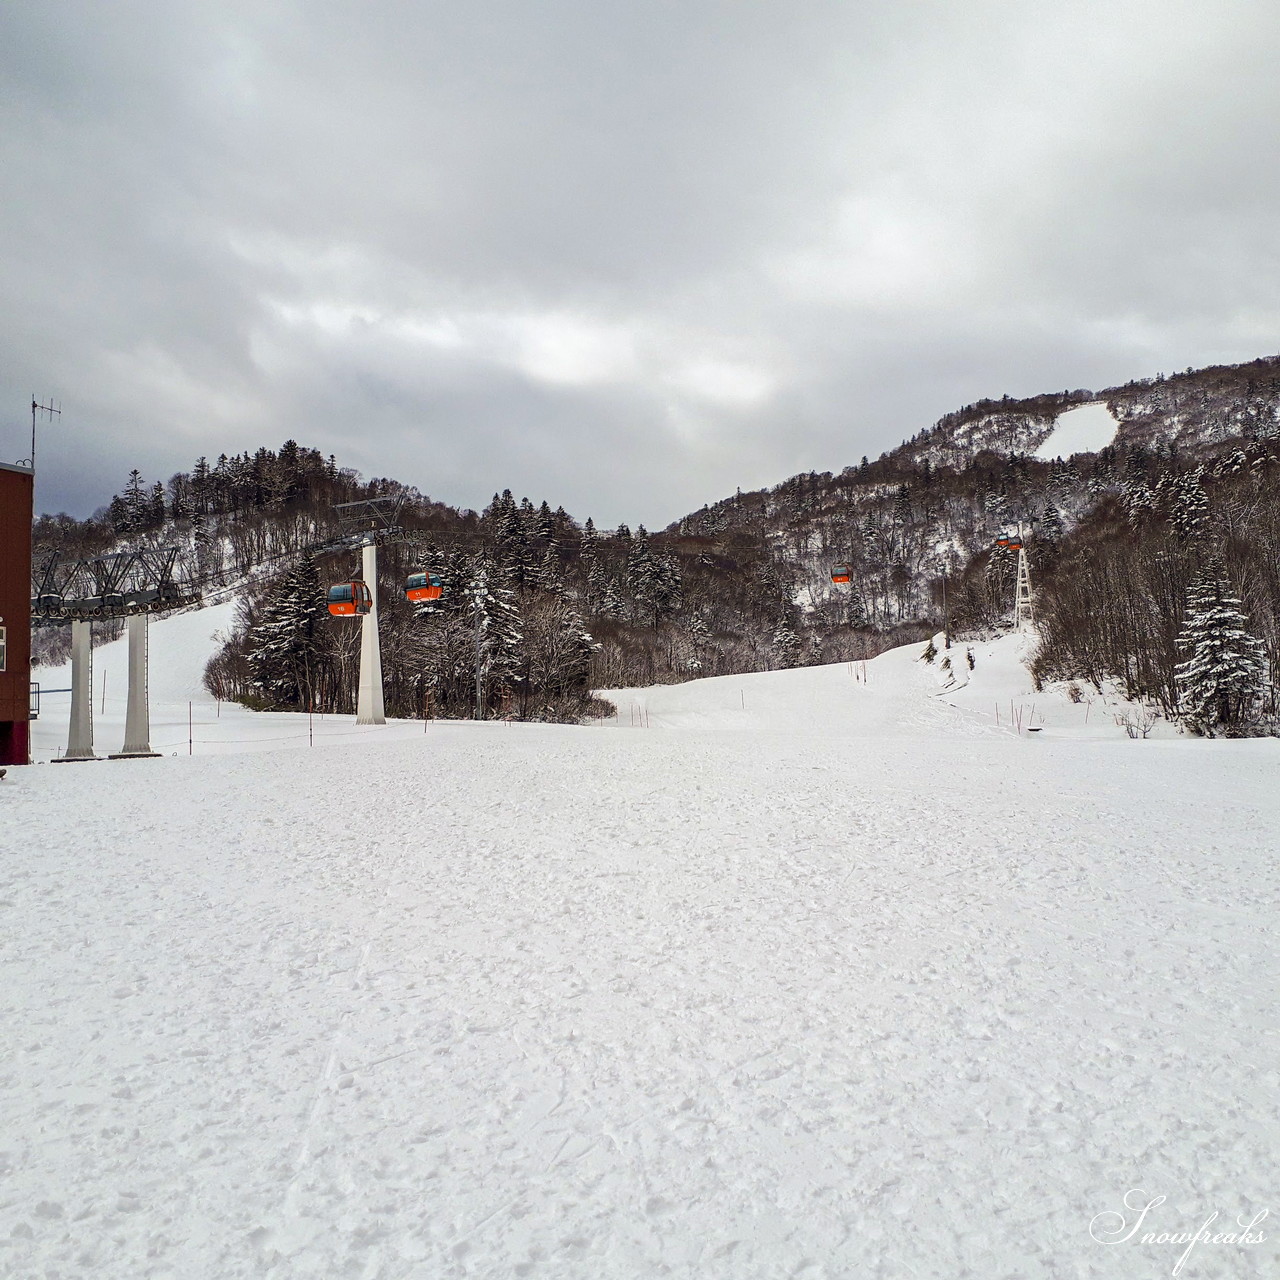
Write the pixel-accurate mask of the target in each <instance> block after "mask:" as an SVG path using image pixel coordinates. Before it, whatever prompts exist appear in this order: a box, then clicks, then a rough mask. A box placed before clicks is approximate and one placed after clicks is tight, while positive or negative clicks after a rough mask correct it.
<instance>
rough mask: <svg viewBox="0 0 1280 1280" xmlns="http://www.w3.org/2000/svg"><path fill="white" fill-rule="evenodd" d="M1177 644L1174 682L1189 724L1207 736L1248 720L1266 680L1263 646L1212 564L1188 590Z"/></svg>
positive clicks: (1229, 731) (1196, 578) (1218, 570)
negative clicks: (1178, 654)
mask: <svg viewBox="0 0 1280 1280" xmlns="http://www.w3.org/2000/svg"><path fill="white" fill-rule="evenodd" d="M1178 648H1179V650H1180V651H1182V652H1183V653H1185V654H1186V655H1187V656H1186V659H1185V660H1184V661H1183V662H1181V663H1179V664H1178V669H1177V681H1178V689H1179V695H1180V696H1179V710H1180V712H1181V715H1182V717H1183V719H1184V720H1185V721H1186V723H1187V725H1188V727H1189V728H1191V729H1192V731H1193V732H1196V733H1201V734H1204V735H1206V736H1207V737H1210V738H1212V737H1214V736H1215V735H1216V734H1218V733H1227V734H1230V733H1232V732H1235V731H1238V730H1239V729H1240V728H1241V727H1242V726H1243V725H1246V724H1248V723H1249V722H1250V721H1251V719H1252V718H1253V715H1254V710H1255V707H1256V705H1257V702H1258V699H1259V697H1260V696H1261V694H1262V692H1263V688H1264V685H1265V679H1266V662H1265V659H1264V656H1263V647H1262V645H1261V643H1260V642H1259V641H1258V640H1257V639H1255V638H1254V637H1253V636H1252V635H1250V634H1249V631H1248V623H1247V620H1246V618H1245V616H1244V614H1243V613H1242V612H1241V609H1240V601H1239V600H1238V599H1237V598H1236V597H1235V596H1233V595H1231V593H1230V589H1229V587H1228V586H1227V585H1226V583H1225V582H1224V581H1223V577H1222V573H1221V571H1220V569H1219V568H1217V567H1215V566H1210V567H1208V568H1205V569H1202V570H1201V571H1200V572H1199V573H1198V574H1197V575H1196V577H1195V579H1194V580H1193V581H1192V583H1191V585H1190V587H1188V589H1187V611H1186V617H1185V620H1184V623H1183V628H1182V631H1181V633H1180V634H1179V636H1178Z"/></svg>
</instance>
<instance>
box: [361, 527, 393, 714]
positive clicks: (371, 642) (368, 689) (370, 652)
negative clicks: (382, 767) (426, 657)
mask: <svg viewBox="0 0 1280 1280" xmlns="http://www.w3.org/2000/svg"><path fill="white" fill-rule="evenodd" d="M362 564H363V569H364V580H365V584H366V585H367V586H368V588H369V594H370V604H369V612H368V613H366V614H365V615H364V617H363V618H361V619H360V687H359V692H358V695H357V699H356V724H386V723H387V716H386V712H385V710H384V707H383V700H382V646H381V643H380V641H379V638H378V548H377V546H376V545H375V544H374V543H373V542H371V541H370V542H366V543H365V545H364V548H363V555H362Z"/></svg>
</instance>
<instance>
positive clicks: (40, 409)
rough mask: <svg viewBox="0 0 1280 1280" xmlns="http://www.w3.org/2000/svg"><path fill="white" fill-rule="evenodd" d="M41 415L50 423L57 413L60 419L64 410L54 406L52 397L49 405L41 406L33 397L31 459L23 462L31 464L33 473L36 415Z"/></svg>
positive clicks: (34, 465) (34, 464)
mask: <svg viewBox="0 0 1280 1280" xmlns="http://www.w3.org/2000/svg"><path fill="white" fill-rule="evenodd" d="M40 413H43V414H45V415H46V416H47V417H48V419H49V421H50V422H52V421H53V415H54V414H55V413H56V414H57V415H58V416H59V417H61V416H62V410H61V409H59V408H58V407H57V406H56V405H55V404H54V402H53V399H52V397H51V398H50V400H49V403H48V404H40V403H39V402H38V401H37V400H36V398H35V396H32V397H31V457H30V458H25V459H23V461H24V462H29V463H30V464H31V470H32V471H34V470H35V469H36V415H37V414H40Z"/></svg>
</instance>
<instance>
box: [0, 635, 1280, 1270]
mask: <svg viewBox="0 0 1280 1280" xmlns="http://www.w3.org/2000/svg"><path fill="white" fill-rule="evenodd" d="M211 624H213V626H211ZM216 625H224V624H221V623H218V620H217V619H216V618H211V617H210V616H208V613H207V612H206V614H204V615H202V614H192V615H188V616H186V617H184V618H176V619H173V620H171V621H169V622H165V623H161V624H157V625H156V626H155V627H154V628H153V645H152V655H153V663H154V664H155V672H154V679H153V683H154V686H155V688H156V690H157V692H158V693H162V694H164V699H162V701H166V702H167V703H168V704H171V705H170V706H169V709H168V710H164V711H163V713H162V714H161V715H160V716H159V721H160V728H159V731H158V732H157V734H156V735H154V736H155V737H156V738H157V739H160V738H163V741H164V747H165V750H166V752H172V751H175V750H176V751H178V752H179V753H180V754H178V755H177V757H176V758H175V757H174V756H173V755H172V754H166V756H165V757H164V758H162V759H158V760H140V761H113V762H103V763H86V764H78V765H52V766H50V765H43V766H39V765H38V766H35V767H32V768H28V769H14V770H10V771H9V775H8V777H7V778H6V779H5V780H4V781H3V782H0V805H2V806H3V815H4V821H3V828H2V830H3V837H2V850H0V877H2V879H3V887H2V888H0V898H2V900H3V909H4V922H5V927H4V934H3V937H4V950H3V964H4V970H3V984H2V986H0V1007H2V1008H3V1019H4V1034H5V1046H6V1051H7V1053H6V1059H5V1063H4V1066H3V1068H0V1105H2V1106H3V1114H4V1117H5V1122H4V1129H3V1136H2V1137H0V1171H2V1177H0V1272H3V1273H4V1274H6V1275H12V1276H22V1277H28V1276H29V1277H36V1276H39V1277H45V1276H59V1277H64V1278H65V1277H72V1276H75V1277H81V1276H83V1277H95V1278H104V1277H119V1278H121V1280H124V1278H125V1277H128V1278H129V1280H137V1278H139V1277H173V1278H175V1280H176V1278H178V1277H181V1278H183V1280H193V1278H205V1277H207V1278H208V1280H215V1278H216V1280H225V1278H228V1277H254V1278H255V1280H256V1278H259V1277H267V1278H269V1280H270V1278H277V1280H284V1278H286V1277H288V1278H292V1277H303V1276H306V1277H326V1278H328V1277H339V1276H342V1277H363V1278H366V1280H374V1278H378V1277H509V1276H535V1277H536V1276H545V1277H554V1278H556V1280H560V1278H562V1277H569V1278H576V1277H580V1278H582V1280H601V1278H612V1277H652V1276H671V1277H687V1278H689V1280H693V1278H695V1277H696V1278H699V1280H701V1278H702V1277H713V1278H718V1277H724V1278H726V1280H729V1278H732V1280H743V1278H754V1277H833V1278H834V1277H886V1278H887V1277H944V1278H947V1280H950V1278H953V1277H982V1278H983V1280H994V1278H997V1277H1010V1278H1011V1277H1028V1278H1031V1277H1035V1278H1038V1277H1046V1278H1048V1277H1053V1278H1055V1280H1056V1278H1058V1277H1108V1278H1110V1277H1117V1278H1118V1277H1125V1278H1126V1280H1128V1278H1133V1277H1138V1278H1140V1280H1145V1278H1146V1277H1157V1276H1167V1275H1170V1274H1171V1273H1172V1271H1173V1268H1174V1266H1175V1264H1176V1263H1177V1261H1178V1257H1179V1256H1180V1255H1181V1254H1182V1253H1183V1251H1184V1248H1185V1245H1181V1246H1175V1245H1172V1244H1169V1243H1167V1242H1166V1243H1155V1242H1150V1243H1145V1244H1144V1243H1142V1241H1141V1239H1140V1236H1139V1235H1136V1234H1135V1235H1133V1236H1132V1237H1131V1238H1127V1239H1126V1238H1122V1237H1123V1231H1124V1230H1127V1229H1128V1226H1131V1225H1133V1223H1134V1221H1135V1219H1136V1216H1137V1215H1136V1213H1135V1212H1134V1211H1133V1210H1132V1209H1131V1208H1126V1205H1125V1197H1126V1195H1127V1196H1128V1198H1129V1204H1130V1205H1133V1204H1141V1205H1145V1204H1147V1203H1148V1202H1149V1201H1153V1200H1156V1199H1157V1198H1158V1197H1165V1199H1164V1200H1163V1201H1161V1202H1159V1203H1158V1204H1157V1205H1156V1206H1155V1207H1153V1208H1151V1210H1150V1212H1149V1213H1148V1215H1147V1217H1146V1220H1145V1222H1144V1224H1143V1226H1142V1231H1143V1232H1148V1231H1150V1232H1161V1231H1163V1232H1165V1233H1176V1232H1187V1233H1191V1232H1195V1231H1197V1230H1198V1229H1199V1228H1200V1226H1201V1225H1202V1224H1203V1223H1204V1222H1205V1220H1206V1218H1208V1217H1209V1215H1210V1214H1211V1213H1213V1212H1215V1211H1216V1212H1217V1213H1218V1214H1219V1215H1220V1217H1219V1220H1218V1222H1217V1223H1216V1224H1215V1225H1214V1226H1213V1227H1212V1228H1211V1230H1215V1231H1218V1232H1223V1231H1232V1230H1234V1231H1237V1232H1238V1231H1241V1228H1239V1227H1235V1226H1233V1225H1232V1224H1234V1223H1235V1221H1236V1219H1237V1217H1238V1216H1241V1215H1243V1216H1244V1218H1245V1221H1249V1220H1251V1219H1253V1218H1255V1217H1256V1215H1257V1214H1258V1213H1259V1212H1260V1211H1262V1210H1264V1209H1267V1208H1272V1209H1274V1208H1275V1206H1274V1196H1275V1193H1276V1182H1275V1173H1276V1155H1275V1153H1276V1151H1277V1150H1280V1121H1278V1120H1277V1108H1276V1105H1275V1102H1276V1096H1277V1088H1278V1087H1280V1036H1278V1035H1277V1029H1278V1023H1277V1017H1276V1013H1277V993H1278V992H1280V971H1278V968H1280V967H1278V965H1277V958H1276V942H1275V931H1274V922H1275V907H1276V901H1277V887H1278V881H1280V877H1278V875H1277V866H1276V845H1277V843H1278V842H1277V838H1276V837H1277V832H1278V831H1280V789H1278V788H1277V786H1276V777H1277V768H1278V766H1280V749H1278V748H1280V743H1277V742H1274V741H1250V742H1222V741H1215V742H1197V741H1189V740H1182V739H1177V738H1174V737H1172V736H1170V737H1166V738H1164V739H1156V738H1154V737H1153V738H1151V739H1149V740H1142V739H1140V738H1139V739H1130V738H1129V737H1127V736H1126V734H1125V731H1124V730H1123V729H1122V728H1119V727H1117V725H1116V723H1115V721H1114V714H1115V713H1116V711H1117V708H1116V707H1107V706H1106V705H1105V704H1104V703H1103V702H1102V700H1101V699H1100V698H1098V697H1096V696H1095V697H1094V698H1092V699H1089V700H1085V699H1084V698H1082V700H1081V701H1080V702H1079V703H1073V702H1071V701H1069V700H1068V699H1067V698H1066V697H1065V696H1061V695H1055V694H1049V693H1040V694H1037V693H1036V692H1035V691H1034V690H1033V689H1032V688H1031V686H1030V682H1029V680H1028V678H1027V676H1026V671H1025V668H1024V667H1023V666H1022V664H1021V661H1020V658H1021V656H1022V649H1021V646H1022V645H1023V644H1024V642H1023V641H1022V640H1021V639H1019V638H1017V637H1009V638H1006V639H1003V640H999V641H995V642H993V643H991V644H988V645H977V646H974V647H973V656H974V666H973V668H972V669H970V668H969V665H968V662H967V661H966V660H965V658H964V657H963V654H964V648H963V647H959V648H953V649H952V650H950V651H949V653H948V652H947V651H944V652H943V654H940V657H941V656H949V657H950V658H951V659H952V664H953V670H952V671H951V672H950V673H948V672H945V671H942V670H940V668H939V666H938V665H937V664H935V665H933V666H927V665H925V664H923V663H921V662H920V661H919V660H918V658H919V651H920V647H919V646H915V647H913V648H911V649H904V650H897V651H894V652H891V653H888V654H885V655H883V656H882V657H881V658H878V659H876V660H875V661H873V662H869V663H867V664H865V665H863V664H855V665H854V666H845V665H841V666H834V667H818V668H806V669H800V670H793V671H781V672H775V673H770V674H766V675H757V676H735V677H726V678H720V679H714V680H704V681H698V682H695V683H692V684H687V685H680V686H671V687H664V688H656V689H642V690H624V691H618V692H616V693H614V694H613V695H612V697H613V699H614V701H615V703H616V706H617V709H618V714H617V716H616V718H615V719H614V720H612V721H605V722H602V723H600V724H596V725H591V726H586V727H573V726H553V725H507V724H501V723H488V724H471V723H456V722H455V723H432V724H429V725H428V726H427V727H426V729H425V731H424V729H423V725H422V724H421V723H418V724H390V725H388V726H386V728H385V729H370V730H361V731H360V735H361V736H346V737H339V736H338V734H339V733H341V734H345V735H354V734H355V733H356V730H355V727H354V726H353V725H352V724H351V722H350V720H349V719H346V718H344V719H341V720H333V719H332V718H331V719H329V720H327V721H325V722H324V726H323V728H324V732H325V734H326V735H329V736H320V734H319V732H318V730H319V726H317V725H313V726H311V728H312V730H315V731H317V737H316V742H317V746H316V747H315V748H314V749H313V748H312V747H311V746H310V745H309V743H310V741H311V738H310V737H309V736H308V725H307V721H306V717H305V716H304V717H298V716H267V715H252V714H250V713H248V712H245V711H242V710H240V709H236V708H227V707H223V708H222V709H221V714H220V715H219V714H218V708H216V707H215V706H214V705H213V704H212V703H209V702H208V701H207V700H203V699H202V698H201V696H200V694H199V688H198V665H199V662H198V660H199V659H202V656H203V654H204V653H205V652H207V647H208V646H207V638H208V635H209V632H210V630H211V629H214V627H216ZM200 637H204V639H203V640H201V639H200ZM202 645H204V648H203V649H202V647H201V646H202ZM119 648H120V649H123V645H120V646H119ZM98 659H99V672H101V671H103V670H105V671H107V672H108V685H107V714H106V716H105V717H103V718H102V722H101V724H100V729H101V734H100V737H102V738H103V739H104V741H103V742H102V743H101V744H100V748H105V749H115V748H116V745H117V744H116V743H115V742H114V741H112V740H111V739H112V738H113V737H114V736H115V735H116V734H117V730H118V727H119V726H118V722H117V719H115V718H114V717H116V716H118V715H122V704H121V707H120V708H119V709H118V711H117V710H113V706H112V698H113V690H114V689H115V685H114V684H113V681H114V680H115V676H114V675H113V674H112V672H113V671H114V670H115V668H114V667H112V666H111V663H113V662H115V661H117V659H116V658H115V657H114V656H113V654H112V650H111V648H108V649H106V650H103V651H100V652H99V654H98ZM42 678H43V679H45V682H46V683H47V684H48V685H49V686H50V687H57V685H58V683H59V673H57V672H52V673H50V672H46V673H43V676H42ZM121 681H123V674H121ZM119 692H120V693H121V694H122V693H123V683H122V684H121V686H120V690H119ZM188 699H189V700H190V701H191V702H192V703H193V707H192V721H193V724H194V729H195V732H194V734H193V743H192V746H191V750H192V754H191V755H188V754H187V750H188V745H187V732H186V716H187V708H186V701H187V700H188ZM98 705H99V706H100V705H101V704H100V703H99V704H98ZM175 708H176V709H175ZM178 711H180V712H181V714H180V715H178ZM64 716H65V711H62V712H55V702H54V700H53V699H52V698H51V699H50V700H49V703H48V709H47V711H46V714H45V718H44V719H43V720H42V722H41V729H40V732H41V734H42V742H43V746H42V750H43V751H44V752H45V754H46V755H47V754H50V753H52V752H53V751H54V750H55V749H56V745H57V734H55V732H54V731H55V729H57V730H62V729H63V728H64V721H63V717H64ZM175 717H176V719H175ZM997 717H999V723H998V722H997ZM171 721H172V723H171ZM1011 722H1012V724H1011ZM1019 724H1021V731H1019V728H1018V726H1019ZM1033 729H1034V732H1032V730H1033ZM248 748H253V750H252V751H249V750H248ZM1139 1189H1140V1191H1139ZM1117 1213H1118V1214H1120V1215H1123V1219H1124V1226H1123V1230H1122V1229H1121V1224H1120V1222H1119V1220H1118V1219H1117V1218H1116V1217H1115V1216H1114V1215H1116V1214H1117ZM1099 1215H1112V1216H1104V1217H1101V1218H1099ZM1091 1224H1093V1232H1092V1234H1091ZM1271 1225H1272V1224H1271V1223H1269V1222H1263V1223H1262V1224H1260V1226H1258V1227H1256V1228H1255V1230H1256V1231H1264V1232H1265V1233H1266V1239H1265V1240H1264V1241H1261V1242H1251V1243H1237V1244H1235V1245H1229V1244H1226V1243H1221V1242H1219V1243H1211V1242H1208V1243H1202V1244H1199V1245H1196V1246H1195V1248H1194V1251H1193V1253H1192V1255H1191V1257H1190V1259H1189V1260H1188V1261H1187V1263H1186V1265H1185V1266H1184V1268H1183V1270H1182V1271H1181V1272H1180V1273H1179V1274H1181V1275H1185V1276H1194V1277H1253V1276H1258V1277H1262V1276H1268V1275H1275V1274H1276V1273H1277V1261H1278V1255H1277V1251H1276V1248H1275V1245H1274V1243H1273V1234H1274V1233H1272V1232H1270V1231H1266V1228H1267V1227H1269V1226H1271ZM1108 1233H1111V1234H1110V1235H1108ZM1108 1239H1110V1240H1112V1241H1114V1242H1113V1243H1106V1241H1107V1240H1108Z"/></svg>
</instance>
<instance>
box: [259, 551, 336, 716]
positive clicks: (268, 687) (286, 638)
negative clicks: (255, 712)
mask: <svg viewBox="0 0 1280 1280" xmlns="http://www.w3.org/2000/svg"><path fill="white" fill-rule="evenodd" d="M327 620H328V611H327V609H326V607H325V603H324V591H323V590H322V589H321V586H320V575H319V573H318V572H317V570H316V562H315V558H314V557H313V556H310V555H304V556H302V557H301V558H300V559H299V561H298V563H297V564H296V565H294V566H293V568H292V569H290V570H289V571H288V572H287V573H286V574H285V575H284V576H283V577H282V578H281V579H280V580H279V582H278V583H277V584H276V586H275V588H274V590H272V592H271V594H270V595H269V596H268V597H267V599H266V600H265V601H264V602H263V606H262V609H261V612H260V613H259V614H258V617H257V619H256V620H255V622H254V625H253V627H252V629H251V630H250V632H249V635H248V643H247V650H248V653H247V657H248V661H249V671H250V673H251V677H252V681H253V684H254V687H255V688H256V689H257V690H258V695H259V697H260V698H261V699H262V701H263V703H264V704H265V705H266V706H268V707H270V708H272V709H275V710H288V709H290V708H298V707H306V706H307V705H308V704H309V703H310V701H311V699H312V696H313V692H314V677H315V674H316V670H317V667H318V666H319V661H320V657H321V651H322V649H323V647H324V642H325V640H326V638H327V636H326V633H325V632H324V631H322V630H321V627H322V626H323V625H324V624H325V622H327Z"/></svg>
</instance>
